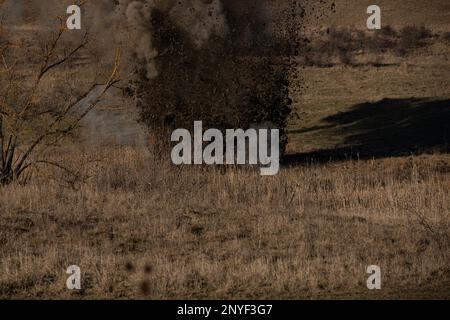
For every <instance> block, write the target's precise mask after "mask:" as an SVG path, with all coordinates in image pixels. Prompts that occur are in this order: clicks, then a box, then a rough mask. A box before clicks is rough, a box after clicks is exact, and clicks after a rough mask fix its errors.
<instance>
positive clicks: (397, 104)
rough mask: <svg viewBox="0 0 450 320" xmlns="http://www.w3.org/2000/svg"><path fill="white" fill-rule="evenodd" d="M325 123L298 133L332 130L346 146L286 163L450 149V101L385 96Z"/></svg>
mask: <svg viewBox="0 0 450 320" xmlns="http://www.w3.org/2000/svg"><path fill="white" fill-rule="evenodd" d="M323 120H324V122H326V124H325V125H323V126H319V127H317V126H316V127H314V128H306V129H302V130H300V131H297V132H312V131H316V130H322V129H327V130H330V129H331V130H333V132H335V133H336V134H340V135H342V136H343V137H345V138H344V144H343V147H337V148H335V149H327V150H318V151H315V152H311V153H301V154H292V155H288V156H286V158H285V159H284V161H285V163H287V164H295V163H304V162H327V161H339V160H348V159H358V158H359V159H368V158H380V157H392V156H394V157H395V156H404V155H411V154H422V153H428V152H433V151H439V152H449V143H450V100H432V99H429V98H424V99H418V98H409V99H383V100H381V101H378V102H375V103H363V104H358V105H355V106H353V107H352V109H351V110H350V111H347V112H342V113H339V114H336V115H333V116H330V117H327V118H325V119H323Z"/></svg>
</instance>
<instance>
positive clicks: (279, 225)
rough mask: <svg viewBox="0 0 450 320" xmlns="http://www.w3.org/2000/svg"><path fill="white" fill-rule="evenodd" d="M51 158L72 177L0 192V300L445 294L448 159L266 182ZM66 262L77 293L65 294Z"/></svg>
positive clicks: (144, 156)
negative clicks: (377, 279)
mask: <svg viewBox="0 0 450 320" xmlns="http://www.w3.org/2000/svg"><path fill="white" fill-rule="evenodd" d="M55 157H57V156H56V155H55ZM60 157H62V158H64V159H65V160H66V162H67V163H68V166H71V167H72V168H73V169H77V170H78V176H77V179H73V176H71V175H68V174H67V173H64V171H58V169H56V168H43V169H41V171H40V173H39V174H36V175H35V176H34V179H33V180H32V182H31V183H30V184H28V185H25V186H20V185H12V186H9V187H5V188H2V189H0V297H2V298H17V297H21V298H139V297H147V298H311V297H395V298H403V297H417V296H419V297H423V296H426V297H428V296H430V297H440V298H449V297H450V294H449V289H448V288H449V283H450V282H449V280H450V270H449V250H448V249H449V233H450V230H449V221H450V219H449V213H450V210H449V209H450V203H449V201H448V199H449V190H450V188H449V186H450V179H448V178H449V173H450V158H449V157H448V156H446V155H442V156H439V155H434V156H423V157H411V158H403V159H385V160H374V161H366V162H363V161H359V162H345V163H342V164H326V165H319V164H317V165H309V166H299V167H295V168H284V169H283V170H282V171H281V173H280V174H279V175H278V176H276V177H261V176H260V175H259V171H256V170H238V169H232V168H230V169H229V170H221V169H219V168H217V169H216V168H210V167H208V168H203V167H184V168H174V167H172V166H170V165H165V164H162V163H160V162H158V161H154V160H152V157H151V156H150V155H149V154H148V153H147V152H144V151H142V150H137V149H109V150H108V149H104V150H96V151H95V152H93V151H89V152H86V153H78V152H75V151H67V152H66V153H65V154H63V155H62V156H60ZM53 170H55V171H54V172H51V171H53ZM55 175H56V177H55ZM52 177H53V178H52ZM72 264H76V265H79V266H80V267H81V269H82V272H83V278H82V285H83V289H82V290H81V291H79V292H71V291H69V290H67V289H66V286H65V282H66V279H67V277H68V275H66V274H65V269H66V268H67V267H68V266H69V265H72ZM372 264H376V265H379V266H381V268H382V272H383V278H382V280H383V290H381V291H379V292H369V291H368V290H367V288H366V279H367V276H368V275H367V274H366V273H365V268H366V267H367V266H369V265H372Z"/></svg>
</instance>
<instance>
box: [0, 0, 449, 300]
mask: <svg viewBox="0 0 450 320" xmlns="http://www.w3.org/2000/svg"><path fill="white" fill-rule="evenodd" d="M0 2H1V0H0ZM325 2H327V1H325ZM329 2H330V5H331V2H335V3H336V13H335V14H332V15H328V16H327V17H325V18H326V19H325V18H323V19H325V20H321V21H319V20H317V19H312V21H311V25H312V27H311V29H312V30H316V29H320V28H324V27H327V26H331V25H335V26H338V27H339V26H340V27H343V26H344V27H347V26H350V27H354V28H356V29H361V28H364V23H365V18H366V15H365V8H366V7H367V5H368V4H372V3H368V1H358V2H357V4H355V1H350V0H336V1H329ZM366 2H367V5H366ZM379 4H380V5H381V6H382V8H384V9H385V11H384V12H385V13H386V16H385V18H386V19H385V20H383V21H386V23H388V24H389V25H392V26H393V27H394V28H401V27H404V26H407V25H412V24H416V25H420V24H425V25H426V26H427V27H430V28H431V31H432V32H433V37H432V39H431V40H430V43H429V44H427V45H426V46H424V47H420V48H416V49H415V50H412V51H411V52H408V54H406V55H405V56H401V57H400V56H397V55H395V54H392V53H391V52H389V53H383V54H382V55H380V56H374V55H373V54H372V53H365V52H357V53H356V57H355V59H356V60H355V61H354V62H356V63H353V64H348V65H344V64H341V63H334V64H332V65H329V66H316V65H308V66H304V67H302V71H301V74H302V77H303V79H304V84H305V89H304V90H303V91H302V95H301V96H300V97H294V98H295V99H294V100H295V102H296V105H295V111H296V116H294V117H293V118H292V119H291V123H290V127H289V139H290V140H289V145H288V152H289V155H288V157H287V158H286V159H285V162H284V163H283V167H282V169H281V171H280V173H279V174H278V175H277V176H274V177H261V176H260V174H259V170H255V169H252V168H231V167H230V168H226V169H224V168H215V167H199V166H190V167H174V166H172V165H169V164H168V163H167V162H165V161H163V160H161V159H160V157H159V156H158V155H157V154H155V153H153V151H152V149H151V148H146V147H144V145H146V144H147V143H148V138H147V137H146V136H145V135H144V134H143V133H142V131H141V128H140V127H139V126H137V125H136V123H135V121H134V119H135V118H136V117H137V116H136V114H135V110H132V109H130V108H128V105H127V104H126V103H127V102H126V101H124V100H115V96H114V95H111V96H107V99H106V101H105V102H104V104H103V105H102V107H104V108H103V109H102V108H100V109H99V110H94V112H93V113H92V114H91V115H90V117H88V118H87V119H85V120H86V122H85V123H83V125H84V130H82V131H81V132H80V133H81V135H80V136H76V137H77V138H79V139H75V141H73V142H72V143H68V144H67V145H63V146H60V147H59V148H56V149H52V150H53V152H52V154H51V155H50V156H49V160H51V161H55V162H58V163H63V164H64V166H66V167H67V168H70V169H71V171H72V172H73V173H75V175H73V174H69V173H68V172H66V171H65V170H62V169H61V168H57V167H54V166H41V167H39V170H35V171H34V174H33V177H32V179H31V180H30V181H29V182H28V183H27V184H23V185H22V184H20V183H13V184H10V185H7V186H0V299H16V298H24V299H39V298H44V299H109V298H113V299H128V298H133V299H197V298H198V299H216V298H217V299H237V298H245V299H266V298H272V299H329V298H331V299H415V298H417V299H431V298H438V299H450V201H449V199H450V198H449V195H450V155H449V154H448V152H449V150H450V149H449V144H448V143H449V141H448V140H447V139H448V137H449V132H450V128H449V123H450V115H449V112H450V40H449V39H450V38H448V39H447V38H445V32H448V31H450V27H449V26H450V25H449V23H448V21H449V20H448V18H449V14H450V8H449V4H448V1H428V2H423V1H422V2H421V1H416V0H408V1H387V0H386V1H384V0H380V1H379ZM349 7H350V8H351V10H347V8H349ZM408 8H416V10H413V11H408ZM361 17H362V19H361ZM313 20H314V21H313ZM30 31H32V32H35V31H36V30H35V29H26V28H22V30H19V31H14V32H15V33H14V37H15V38H21V37H23V38H26V39H27V38H28V39H31V36H30V34H31V33H32V32H31V33H30ZM374 61H375V62H376V63H375V64H374V63H373V62H374ZM83 68H86V69H87V70H88V71H87V72H86V73H85V74H86V77H88V76H89V77H90V76H91V74H90V73H93V72H94V71H96V70H94V69H89V65H88V64H86V65H84V64H82V63H80V64H76V67H75V68H74V69H73V70H71V71H70V72H73V73H74V74H75V73H76V72H77V71H80V70H81V71H83V70H85V69H83ZM64 71H67V70H64ZM21 72H23V77H24V78H26V77H27V76H29V75H28V74H27V72H28V70H21ZM70 74H71V73H69V75H70ZM67 77H68V76H67V74H64V73H61V74H59V73H57V72H55V73H54V74H52V75H51V78H49V81H48V84H47V85H48V86H47V87H45V90H48V91H49V92H52V93H53V91H56V89H54V85H55V83H63V81H65V80H66V79H67ZM69 78H70V77H69ZM72 78H73V79H72V80H73V81H74V82H73V85H74V86H77V85H80V86H82V85H85V84H86V79H83V78H74V77H73V76H72ZM56 87H57V86H56ZM49 99H50V98H49ZM105 106H106V107H105ZM122 107H123V108H124V109H121V108H122ZM111 110H112V111H111ZM70 265H78V266H80V267H81V271H82V290H79V291H70V290H68V289H67V288H66V280H67V278H68V276H69V275H67V274H66V269H67V267H68V266H70ZM370 265H378V266H380V267H381V270H382V290H374V291H369V290H368V289H367V286H366V281H367V278H368V276H369V275H368V274H367V273H366V268H367V267H368V266H370Z"/></svg>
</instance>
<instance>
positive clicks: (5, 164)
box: [0, 0, 120, 185]
mask: <svg viewBox="0 0 450 320" xmlns="http://www.w3.org/2000/svg"><path fill="white" fill-rule="evenodd" d="M0 1H1V0H0ZM67 33H68V32H67V29H66V27H65V25H64V24H63V23H62V21H61V24H60V26H59V28H58V30H57V31H56V32H55V33H52V35H51V36H50V37H49V38H47V40H45V41H44V42H43V43H41V44H40V45H39V46H36V48H33V49H31V48H30V46H27V45H26V44H24V43H10V42H9V41H7V40H8V38H6V39H5V37H3V40H2V37H1V35H0V185H5V184H9V183H11V182H13V181H17V180H18V179H19V178H21V177H23V176H24V173H25V172H27V170H28V169H30V168H32V167H35V166H37V165H39V164H47V165H55V166H59V167H61V168H62V167H63V164H58V163H53V162H51V161H49V160H48V159H46V158H45V155H44V151H45V150H47V149H48V148H49V147H50V146H55V145H56V144H57V143H58V142H59V141H60V140H61V139H63V138H65V137H68V136H70V135H71V134H72V133H73V132H74V130H75V129H77V128H78V127H79V126H80V122H81V121H82V120H83V118H85V117H86V116H87V115H88V114H89V112H90V111H91V110H92V109H94V108H95V107H96V106H97V105H98V104H99V103H100V101H101V100H102V99H103V98H104V96H105V94H106V93H107V92H108V91H109V90H110V89H111V88H112V87H114V86H115V85H116V84H117V83H118V82H119V60H120V57H119V56H120V53H119V51H117V53H116V57H115V61H114V63H113V65H112V67H111V68H112V70H110V71H108V72H106V73H105V72H103V73H102V72H101V71H98V73H97V74H96V75H95V77H94V79H93V80H89V81H85V83H83V85H80V86H77V85H74V83H73V82H72V83H71V82H70V81H67V82H65V81H59V79H56V78H54V77H55V73H57V71H58V72H59V73H61V74H64V72H68V73H70V67H71V66H73V64H72V63H73V61H74V60H76V58H77V57H79V56H80V54H82V53H85V52H87V49H86V48H87V45H88V42H89V38H88V34H87V33H85V34H84V35H83V36H82V37H81V38H80V39H77V40H76V41H73V39H72V40H71V41H66V40H65V39H64V36H66V37H69V38H70V36H67ZM48 39H50V40H48ZM35 49H36V50H35ZM90 67H92V66H90ZM72 76H73V75H72ZM99 79H100V80H99ZM101 79H103V80H101ZM43 157H44V158H43Z"/></svg>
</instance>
